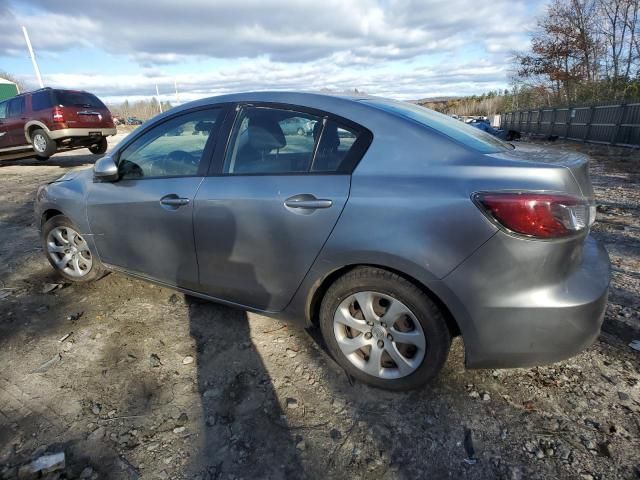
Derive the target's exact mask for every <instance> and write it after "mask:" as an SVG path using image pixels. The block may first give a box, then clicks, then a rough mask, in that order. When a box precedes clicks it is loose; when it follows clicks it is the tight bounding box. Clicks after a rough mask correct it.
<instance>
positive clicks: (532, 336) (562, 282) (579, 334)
mask: <svg viewBox="0 0 640 480" xmlns="http://www.w3.org/2000/svg"><path fill="white" fill-rule="evenodd" d="M291 124H304V125H313V131H312V132H310V133H309V134H305V135H300V134H299V132H298V131H297V129H291V128H287V125H291ZM35 208H36V212H35V213H36V219H37V223H38V225H40V226H41V231H42V241H43V248H44V251H45V253H46V255H47V258H48V260H49V262H50V263H51V265H52V266H53V267H54V268H55V269H56V270H57V271H58V272H59V273H60V274H61V275H62V276H63V277H64V278H66V279H67V280H70V281H75V282H86V281H89V280H94V279H97V278H99V277H100V276H101V275H103V273H104V272H105V271H108V270H116V271H120V272H124V273H126V274H129V275H133V276H136V277H140V278H143V279H146V280H149V281H153V282H156V283H158V284H161V285H165V286H168V287H171V288H174V289H177V290H179V291H181V292H184V293H185V294H188V295H193V296H197V297H202V298H204V299H209V300H212V301H216V302H221V303H225V304H228V305H233V306H237V307H240V308H243V309H248V310H251V311H255V312H260V313H262V314H267V315H271V316H275V317H278V318H282V319H285V320H295V321H300V322H304V324H305V325H306V326H308V327H313V326H319V327H320V329H321V331H322V335H323V337H324V340H325V341H326V345H327V347H328V350H329V352H330V353H331V355H333V357H334V358H335V359H336V361H337V362H339V364H340V365H341V366H342V367H343V368H344V369H345V370H346V371H347V372H348V373H349V374H350V375H352V376H353V377H355V378H357V379H359V380H361V381H363V382H367V383H369V384H371V385H374V386H378V387H383V388H389V389H397V390H401V389H410V388H415V387H418V386H420V385H422V384H424V383H425V382H427V381H428V380H430V379H431V378H433V377H434V376H435V375H436V374H437V372H438V371H439V370H440V369H441V368H442V366H443V364H444V362H445V360H446V358H447V353H448V351H449V346H450V343H451V339H452V338H453V337H455V336H458V335H461V336H462V337H463V340H464V348H465V357H466V365H467V366H468V367H471V368H488V367H492V368H501V367H521V366H530V365H537V364H542V363H547V362H553V361H557V360H560V359H563V358H566V357H569V356H571V355H573V354H575V353H577V352H579V351H580V350H582V349H584V348H585V347H587V346H588V345H590V344H591V343H592V342H593V341H594V339H595V338H596V337H597V335H598V333H599V330H600V325H601V323H602V319H603V315H604V310H605V306H606V301H607V290H608V284H609V260H608V257H607V254H606V252H605V251H604V250H603V248H602V247H601V246H599V245H598V244H597V243H596V242H595V240H594V239H593V238H592V237H591V236H590V235H589V228H590V226H591V224H592V223H593V221H594V219H595V206H594V198H593V190H592V187H591V183H590V180H589V176H588V171H587V158H586V157H584V156H582V155H580V154H576V153H562V152H561V151H558V150H544V149H541V148H539V147H532V146H525V145H524V144H519V145H518V146H515V147H514V146H513V145H510V144H507V143H503V142H502V141H500V140H498V139H496V138H494V137H492V136H490V135H489V134H487V133H485V132H482V131H480V130H478V129H475V128H473V127H470V126H468V125H464V124H463V123H461V122H458V121H456V120H454V119H451V118H449V117H447V116H444V115H440V114H438V113H436V112H433V111H431V110H428V109H425V108H422V107H419V106H416V105H412V104H408V103H403V102H397V101H393V100H386V99H382V98H376V97H344V96H330V95H319V94H310V93H286V92H276V93H269V92H261V93H247V94H236V95H228V96H222V97H215V98H210V99H205V100H199V101H196V102H192V103H189V104H186V105H183V106H181V107H178V108H174V109H172V110H170V111H168V112H166V113H164V114H162V115H160V116H158V117H156V118H155V119H153V120H151V121H149V122H147V123H145V124H144V125H143V126H142V127H141V128H140V129H138V130H136V131H135V132H133V133H132V134H130V135H129V136H128V137H127V138H125V139H124V140H123V141H122V142H121V143H120V144H118V145H117V146H116V147H115V148H114V149H113V150H112V151H111V152H110V153H109V154H108V155H107V156H104V157H102V158H101V159H100V160H98V161H97V162H96V164H95V165H94V168H93V170H85V171H74V172H71V173H68V174H67V175H65V176H63V177H62V178H60V179H58V180H57V181H55V182H53V183H50V184H48V185H46V186H42V187H40V188H39V190H38V193H37V200H36V205H35Z"/></svg>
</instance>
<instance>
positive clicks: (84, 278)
mask: <svg viewBox="0 0 640 480" xmlns="http://www.w3.org/2000/svg"><path fill="white" fill-rule="evenodd" d="M42 242H43V250H44V251H45V253H46V255H47V260H49V263H50V264H51V266H52V267H53V268H54V269H56V270H57V271H58V273H59V274H60V275H62V276H63V277H64V278H65V279H67V280H70V281H72V282H89V281H91V280H96V279H98V278H100V277H101V276H102V275H103V274H104V269H103V268H102V265H101V264H100V261H99V260H98V259H97V258H96V256H95V255H94V254H93V252H92V251H91V248H90V247H89V244H88V243H87V241H86V239H85V238H84V236H83V235H81V234H80V233H79V228H78V227H76V226H75V225H74V224H73V223H71V220H69V219H68V218H67V217H65V216H63V215H57V216H55V217H53V218H51V219H49V220H48V221H47V222H46V223H45V224H44V226H43V227H42Z"/></svg>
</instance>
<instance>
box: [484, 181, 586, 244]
mask: <svg viewBox="0 0 640 480" xmlns="http://www.w3.org/2000/svg"><path fill="white" fill-rule="evenodd" d="M473 199H474V201H475V203H476V205H478V206H479V207H480V208H481V209H482V210H484V212H485V213H486V214H487V215H488V216H490V217H491V218H492V219H494V220H495V221H496V222H498V223H499V224H500V225H502V226H503V227H505V228H506V229H507V230H510V231H512V232H515V233H518V234H521V235H526V236H528V237H534V238H546V239H550V238H562V237H567V236H571V235H574V234H576V233H579V232H581V231H583V230H584V229H586V228H587V227H588V226H589V225H591V224H592V223H593V221H591V220H595V215H593V214H592V213H591V210H592V209H591V208H590V205H589V203H588V202H587V201H585V200H583V199H581V198H577V197H573V196H570V195H562V194H546V193H527V192H523V193H506V192H500V193H477V194H475V195H474V197H473ZM591 216H593V217H594V218H593V219H591V218H590V217H591Z"/></svg>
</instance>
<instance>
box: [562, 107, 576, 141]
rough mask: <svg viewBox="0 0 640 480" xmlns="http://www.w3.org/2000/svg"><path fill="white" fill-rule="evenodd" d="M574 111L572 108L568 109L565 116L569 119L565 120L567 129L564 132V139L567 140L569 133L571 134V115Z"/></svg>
mask: <svg viewBox="0 0 640 480" xmlns="http://www.w3.org/2000/svg"><path fill="white" fill-rule="evenodd" d="M574 112H575V110H574V109H573V107H569V110H567V115H569V118H568V119H567V122H566V123H567V129H566V130H565V132H564V138H569V132H571V114H572V113H574Z"/></svg>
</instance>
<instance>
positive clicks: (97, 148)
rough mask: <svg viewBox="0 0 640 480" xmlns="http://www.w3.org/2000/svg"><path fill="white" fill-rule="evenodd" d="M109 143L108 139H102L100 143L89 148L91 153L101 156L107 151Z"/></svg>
mask: <svg viewBox="0 0 640 480" xmlns="http://www.w3.org/2000/svg"><path fill="white" fill-rule="evenodd" d="M107 147H108V143H107V139H106V137H100V140H98V143H94V144H93V145H90V146H89V151H90V152H91V153H93V154H94V155H100V154H101V153H104V152H106V151H107Z"/></svg>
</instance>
